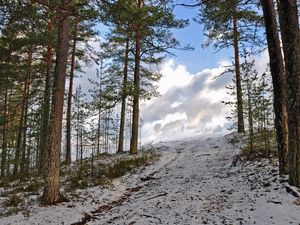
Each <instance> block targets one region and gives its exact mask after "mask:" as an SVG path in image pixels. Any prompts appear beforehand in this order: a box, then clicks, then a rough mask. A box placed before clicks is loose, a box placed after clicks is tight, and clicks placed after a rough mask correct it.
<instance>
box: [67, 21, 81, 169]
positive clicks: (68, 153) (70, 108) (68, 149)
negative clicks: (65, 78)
mask: <svg viewBox="0 0 300 225" xmlns="http://www.w3.org/2000/svg"><path fill="white" fill-rule="evenodd" d="M77 21H78V19H77V18H75V24H74V37H73V44H72V53H71V54H72V56H71V68H70V80H69V92H68V104H67V118H66V121H67V126H66V141H67V149H66V164H67V165H69V164H71V161H72V158H71V155H72V149H71V148H72V146H71V139H72V136H71V130H72V128H71V117H72V98H73V80H74V71H75V56H76V46H77V29H78V22H77Z"/></svg>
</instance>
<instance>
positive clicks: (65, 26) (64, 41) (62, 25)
mask: <svg viewBox="0 0 300 225" xmlns="http://www.w3.org/2000/svg"><path fill="white" fill-rule="evenodd" d="M67 2H68V1H67V0H62V2H61V3H62V5H66V4H67ZM68 49H69V14H68V12H65V11H62V12H61V13H60V18H59V24H58V37H57V52H56V63H55V72H54V91H53V94H54V96H53V101H54V102H53V112H52V115H53V121H51V123H52V124H51V129H50V142H49V160H48V173H47V179H46V186H45V189H44V193H43V199H44V202H45V203H46V204H54V203H57V202H59V201H61V200H62V196H61V194H60V192H59V166H60V148H61V130H62V119H63V106H64V93H65V82H66V70H67V61H68Z"/></svg>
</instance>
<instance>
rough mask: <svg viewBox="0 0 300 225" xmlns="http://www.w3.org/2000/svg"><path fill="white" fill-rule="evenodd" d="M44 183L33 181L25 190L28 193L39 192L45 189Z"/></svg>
mask: <svg viewBox="0 0 300 225" xmlns="http://www.w3.org/2000/svg"><path fill="white" fill-rule="evenodd" d="M43 185H44V184H43V182H40V181H31V182H30V184H28V186H27V187H26V188H25V191H28V192H38V191H39V190H40V189H41V188H42V187H43Z"/></svg>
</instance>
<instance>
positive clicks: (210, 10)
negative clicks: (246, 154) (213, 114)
mask: <svg viewBox="0 0 300 225" xmlns="http://www.w3.org/2000/svg"><path fill="white" fill-rule="evenodd" d="M249 2H250V3H251V1H247V2H246V3H245V1H241V0H234V1H231V0H225V1H216V0H212V1H201V3H202V4H200V5H201V6H200V14H199V17H198V22H200V23H202V24H204V28H205V30H206V31H207V34H206V35H207V38H208V39H207V42H206V43H204V45H203V46H209V45H210V44H213V45H214V47H216V48H218V49H219V50H221V49H224V48H228V47H233V49H234V66H235V76H236V77H235V81H236V85H235V87H236V95H237V117H238V122H237V130H238V132H244V130H245V129H244V118H243V117H244V112H243V111H244V110H243V93H242V87H241V80H242V78H241V71H240V50H239V46H240V45H243V46H244V47H246V46H247V44H249V43H250V47H252V46H253V45H259V44H260V40H259V39H258V35H257V32H256V31H257V28H258V27H259V25H260V20H261V18H260V16H259V15H258V13H257V11H256V10H255V9H254V8H253V7H251V5H249Z"/></svg>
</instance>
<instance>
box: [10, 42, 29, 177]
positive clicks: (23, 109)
mask: <svg viewBox="0 0 300 225" xmlns="http://www.w3.org/2000/svg"><path fill="white" fill-rule="evenodd" d="M32 54H33V53H32V48H31V47H30V49H29V52H28V71H27V73H26V78H25V81H24V84H23V94H22V104H21V115H20V121H19V127H18V136H17V146H16V152H15V159H14V160H15V162H14V170H13V174H14V175H16V174H17V173H18V172H19V166H20V164H21V161H22V160H20V156H21V154H23V152H22V150H23V149H24V146H22V138H23V139H24V138H25V137H24V136H23V133H24V132H23V130H24V129H26V127H25V125H24V119H25V118H24V117H25V114H27V113H26V104H27V101H28V95H29V85H30V77H31V70H32ZM22 156H23V155H22ZM22 159H23V158H22ZM22 165H24V164H23V162H22Z"/></svg>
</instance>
